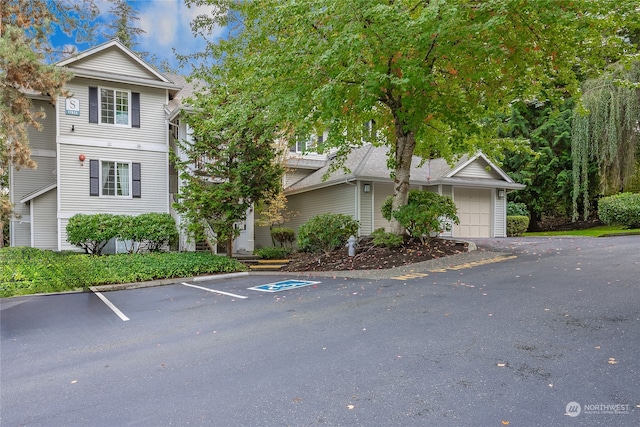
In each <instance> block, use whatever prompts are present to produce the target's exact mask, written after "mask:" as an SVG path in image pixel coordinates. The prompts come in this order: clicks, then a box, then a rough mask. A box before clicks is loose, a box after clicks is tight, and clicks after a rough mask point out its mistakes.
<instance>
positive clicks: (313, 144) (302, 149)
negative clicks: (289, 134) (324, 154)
mask: <svg viewBox="0 0 640 427" xmlns="http://www.w3.org/2000/svg"><path fill="white" fill-rule="evenodd" d="M323 141H324V137H323V135H317V136H315V135H313V136H311V137H309V138H308V139H298V140H297V141H296V143H295V144H293V145H292V146H291V148H290V151H291V152H292V153H309V152H315V150H316V149H317V147H318V145H319V144H322V142H323Z"/></svg>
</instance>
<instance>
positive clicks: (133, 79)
mask: <svg viewBox="0 0 640 427" xmlns="http://www.w3.org/2000/svg"><path fill="white" fill-rule="evenodd" d="M114 49H115V50H118V51H119V53H120V54H122V55H124V56H126V57H128V59H129V60H130V61H131V62H132V63H134V64H136V66H137V67H139V69H140V70H143V71H144V73H145V76H144V77H143V76H132V75H130V74H121V73H119V72H118V71H120V70H100V69H96V68H95V67H89V66H87V64H88V63H89V61H90V59H92V58H95V57H98V56H100V55H103V54H105V53H107V52H108V51H110V50H114ZM56 65H57V66H59V67H66V68H67V69H68V70H69V71H71V72H72V73H73V74H74V75H75V76H77V77H88V78H93V79H98V80H107V81H115V82H121V83H133V84H138V85H142V86H150V87H160V88H166V89H179V88H180V87H179V86H178V85H176V84H175V83H174V82H172V81H171V79H169V78H168V77H167V76H166V75H164V74H163V73H161V72H160V71H158V70H157V69H156V68H155V67H153V66H152V65H151V64H149V63H147V62H146V61H145V60H143V59H142V58H141V57H140V56H139V55H137V54H136V53H135V52H133V51H132V50H131V49H129V48H128V47H126V46H125V45H124V44H122V43H121V42H120V41H119V40H117V39H114V40H110V41H107V42H105V43H102V44H100V45H98V46H95V47H93V48H90V49H87V50H85V51H83V52H80V53H78V54H76V55H73V56H71V57H69V58H67V59H64V60H62V61H59V62H57V63H56Z"/></svg>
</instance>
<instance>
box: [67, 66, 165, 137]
mask: <svg viewBox="0 0 640 427" xmlns="http://www.w3.org/2000/svg"><path fill="white" fill-rule="evenodd" d="M90 86H95V87H104V88H110V89H116V90H126V91H130V92H138V93H140V127H139V128H133V127H126V126H117V125H111V124H101V123H89V87H90ZM66 87H67V89H69V90H70V91H71V92H72V94H73V97H74V98H76V99H78V100H79V101H80V115H79V116H73V115H67V114H66V113H65V98H64V97H60V99H59V101H58V104H57V105H58V114H59V115H60V136H62V137H79V138H91V139H108V140H125V141H131V142H132V143H136V142H138V143H140V142H144V143H155V144H161V145H166V144H167V124H166V123H165V118H166V113H165V111H164V105H165V104H166V102H167V91H166V90H165V89H154V88H148V87H140V86H134V85H127V84H121V83H110V82H103V81H98V80H96V81H92V80H89V79H85V78H75V79H73V80H72V81H71V82H69V83H67V86H66ZM98 120H99V119H98ZM72 127H73V130H72Z"/></svg>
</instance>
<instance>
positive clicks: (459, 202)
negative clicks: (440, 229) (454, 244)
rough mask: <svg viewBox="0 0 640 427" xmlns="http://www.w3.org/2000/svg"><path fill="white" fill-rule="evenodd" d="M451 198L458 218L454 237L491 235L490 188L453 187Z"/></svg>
mask: <svg viewBox="0 0 640 427" xmlns="http://www.w3.org/2000/svg"><path fill="white" fill-rule="evenodd" d="M453 199H454V201H455V203H456V206H457V208H458V218H460V225H454V228H453V235H454V237H491V190H480V189H475V188H455V189H454V190H453Z"/></svg>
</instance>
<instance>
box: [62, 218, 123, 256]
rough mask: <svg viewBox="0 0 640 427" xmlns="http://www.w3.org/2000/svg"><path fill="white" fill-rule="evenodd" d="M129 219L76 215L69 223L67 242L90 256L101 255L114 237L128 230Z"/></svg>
mask: <svg viewBox="0 0 640 427" xmlns="http://www.w3.org/2000/svg"><path fill="white" fill-rule="evenodd" d="M126 223H127V218H126V217H125V216H124V215H113V214H93V215H87V214H76V215H74V216H72V217H71V218H69V222H68V223H67V228H66V229H67V241H68V242H69V243H71V244H72V245H76V246H79V247H81V248H82V249H84V250H85V252H86V253H88V254H93V255H100V254H102V250H103V249H104V247H105V246H106V244H107V243H108V242H109V240H111V239H113V238H114V237H118V235H119V233H120V232H121V231H122V230H123V229H124V228H126Z"/></svg>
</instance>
